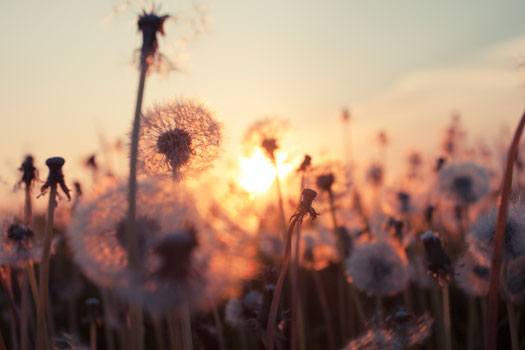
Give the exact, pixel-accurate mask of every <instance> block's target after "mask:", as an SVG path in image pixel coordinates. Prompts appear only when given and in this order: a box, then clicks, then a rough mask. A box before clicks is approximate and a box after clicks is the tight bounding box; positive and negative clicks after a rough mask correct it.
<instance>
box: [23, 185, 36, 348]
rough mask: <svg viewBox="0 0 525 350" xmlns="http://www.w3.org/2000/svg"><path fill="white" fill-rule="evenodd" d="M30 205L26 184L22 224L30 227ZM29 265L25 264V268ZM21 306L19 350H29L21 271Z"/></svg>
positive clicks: (26, 285) (26, 291)
mask: <svg viewBox="0 0 525 350" xmlns="http://www.w3.org/2000/svg"><path fill="white" fill-rule="evenodd" d="M32 217H33V213H32V205H31V184H28V183H26V186H25V202H24V223H25V224H26V225H27V226H29V227H31V226H32V221H33V220H32ZM28 267H29V264H26V268H28ZM20 274H21V279H22V282H21V285H20V288H21V298H22V299H21V305H20V309H21V312H22V318H21V325H20V348H21V350H29V333H28V329H29V326H28V322H29V281H28V276H27V274H26V273H25V271H21V272H20Z"/></svg>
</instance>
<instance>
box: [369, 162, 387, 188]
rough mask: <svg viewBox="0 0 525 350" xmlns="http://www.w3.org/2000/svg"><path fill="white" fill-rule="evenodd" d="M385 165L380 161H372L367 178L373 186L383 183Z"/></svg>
mask: <svg viewBox="0 0 525 350" xmlns="http://www.w3.org/2000/svg"><path fill="white" fill-rule="evenodd" d="M383 177H384V173H383V166H382V165H381V164H379V163H372V164H370V166H369V167H368V170H367V172H366V179H367V180H368V182H369V183H370V184H371V185H373V186H380V185H381V184H383Z"/></svg>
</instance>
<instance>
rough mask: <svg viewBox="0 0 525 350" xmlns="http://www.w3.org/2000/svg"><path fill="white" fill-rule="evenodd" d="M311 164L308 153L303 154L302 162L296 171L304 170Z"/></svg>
mask: <svg viewBox="0 0 525 350" xmlns="http://www.w3.org/2000/svg"><path fill="white" fill-rule="evenodd" d="M311 164H312V157H310V156H309V155H308V154H305V155H304V159H303V162H302V163H301V165H300V166H299V168H298V169H297V172H301V171H302V172H305V171H306V170H307V169H308V168H309V167H310V165H311Z"/></svg>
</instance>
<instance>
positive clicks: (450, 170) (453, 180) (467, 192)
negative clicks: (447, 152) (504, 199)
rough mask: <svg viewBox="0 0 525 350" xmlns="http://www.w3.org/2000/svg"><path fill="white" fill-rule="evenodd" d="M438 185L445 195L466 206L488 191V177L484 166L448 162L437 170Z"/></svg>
mask: <svg viewBox="0 0 525 350" xmlns="http://www.w3.org/2000/svg"><path fill="white" fill-rule="evenodd" d="M438 187H439V189H440V191H442V192H443V194H444V195H445V196H447V197H448V198H450V199H451V200H453V201H454V202H457V203H458V204H461V205H465V206H466V205H469V204H472V203H475V202H477V201H478V200H479V199H481V198H482V197H483V196H485V195H486V194H487V193H489V190H490V177H489V174H488V172H487V170H486V169H485V168H484V167H481V166H479V165H477V164H474V163H455V164H449V165H448V166H446V167H445V168H443V169H442V170H441V171H440V172H439V177H438Z"/></svg>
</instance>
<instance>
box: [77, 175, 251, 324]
mask: <svg viewBox="0 0 525 350" xmlns="http://www.w3.org/2000/svg"><path fill="white" fill-rule="evenodd" d="M175 186H176V184H172V183H165V182H164V181H160V180H159V179H156V180H155V181H151V182H145V183H142V184H141V186H140V187H139V191H138V192H137V199H138V203H139V206H138V208H137V209H138V219H137V236H138V241H139V242H140V244H139V247H141V249H139V250H138V252H137V253H138V258H139V260H140V261H141V264H140V266H139V268H138V269H134V268H132V267H131V266H130V264H129V262H128V257H127V255H126V250H125V247H126V244H127V242H126V239H127V235H125V225H124V219H125V217H126V206H125V203H126V202H125V198H126V188H125V187H123V186H119V185H118V184H116V185H112V186H109V188H106V189H102V190H101V191H100V192H98V193H96V195H95V196H94V198H93V199H91V200H89V201H84V202H83V203H81V204H79V206H78V208H77V211H76V212H75V214H74V216H73V220H72V223H71V227H70V229H69V230H68V236H69V239H70V242H71V246H72V249H73V251H74V259H75V261H76V262H77V264H78V265H79V266H80V267H81V268H82V270H83V271H84V272H85V274H86V275H87V276H88V278H90V279H91V280H92V281H93V282H95V283H97V284H99V285H101V286H104V287H107V288H113V289H115V291H116V292H117V293H118V294H119V295H121V296H123V297H124V298H126V299H127V300H130V301H133V302H134V303H138V304H139V305H142V306H143V307H144V308H146V309H147V310H149V311H150V312H151V313H153V314H160V313H165V312H168V311H177V310H180V309H181V308H183V307H185V305H187V306H188V307H190V308H191V309H194V308H197V309H205V308H208V307H209V305H210V302H211V301H213V302H216V301H218V300H221V299H222V298H224V297H228V296H231V295H233V294H235V293H236V292H237V290H238V288H239V283H241V282H242V281H243V280H244V279H245V278H247V277H249V276H250V275H251V273H253V264H251V262H250V261H248V260H246V259H244V258H243V257H242V256H241V255H239V252H238V251H232V246H231V245H228V244H227V243H226V242H224V241H221V240H220V235H219V234H218V233H214V232H213V231H212V228H211V227H209V226H208V225H206V224H205V223H204V222H202V220H201V218H200V215H199V214H198V212H197V211H196V209H195V208H194V207H193V206H192V205H191V202H192V200H191V196H190V195H189V194H188V193H186V192H185V191H184V190H181V189H180V186H179V187H175ZM175 192H177V196H173V193H175Z"/></svg>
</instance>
